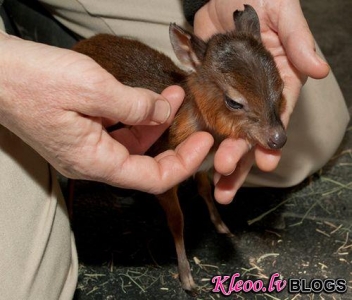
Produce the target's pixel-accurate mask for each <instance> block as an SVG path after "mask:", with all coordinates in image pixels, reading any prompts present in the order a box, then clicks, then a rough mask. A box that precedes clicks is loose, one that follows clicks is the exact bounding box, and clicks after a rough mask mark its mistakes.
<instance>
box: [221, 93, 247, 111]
mask: <svg viewBox="0 0 352 300" xmlns="http://www.w3.org/2000/svg"><path fill="white" fill-rule="evenodd" d="M225 104H226V106H227V108H228V109H230V110H239V109H242V108H243V105H242V104H241V103H238V102H236V101H235V100H233V99H231V98H230V97H229V96H227V95H225Z"/></svg>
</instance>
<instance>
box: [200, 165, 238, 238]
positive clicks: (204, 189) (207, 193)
mask: <svg viewBox="0 0 352 300" xmlns="http://www.w3.org/2000/svg"><path fill="white" fill-rule="evenodd" d="M195 179H196V181H197V185H198V193H199V195H200V196H201V197H202V198H203V199H204V200H205V203H206V204H207V207H208V211H209V215H210V219H211V221H212V222H213V224H214V226H215V229H216V231H217V232H218V233H222V234H227V235H229V236H232V235H233V234H232V233H231V231H230V230H229V229H228V228H227V226H226V225H225V223H224V222H223V220H222V219H221V217H220V214H219V212H218V210H217V208H216V206H215V203H214V200H213V196H212V190H211V185H210V182H209V179H208V175H207V173H206V172H198V173H197V174H196V175H195Z"/></svg>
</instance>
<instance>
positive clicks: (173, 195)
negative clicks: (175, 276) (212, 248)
mask: <svg viewBox="0 0 352 300" xmlns="http://www.w3.org/2000/svg"><path fill="white" fill-rule="evenodd" d="M177 188H178V187H177V186H176V187H174V188H172V189H170V190H168V191H167V192H165V193H164V194H161V195H158V196H157V198H158V200H159V203H160V204H161V206H162V207H163V209H164V211H165V213H166V217H167V222H168V225H169V228H170V231H171V233H172V236H173V238H174V241H175V246H176V253H177V260H178V272H179V276H180V280H181V283H182V288H183V289H184V290H186V291H190V292H191V293H194V292H196V291H197V285H196V284H195V283H194V281H193V277H192V274H191V269H190V266H189V263H188V260H187V256H186V251H185V245H184V239H183V213H182V210H181V207H180V203H179V201H178V197H177Z"/></svg>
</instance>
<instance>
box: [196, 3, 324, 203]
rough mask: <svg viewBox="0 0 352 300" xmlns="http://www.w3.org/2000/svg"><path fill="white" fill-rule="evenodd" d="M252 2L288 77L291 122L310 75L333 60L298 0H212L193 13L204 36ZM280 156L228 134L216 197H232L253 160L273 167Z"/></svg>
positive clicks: (227, 26) (226, 25)
mask: <svg viewBox="0 0 352 300" xmlns="http://www.w3.org/2000/svg"><path fill="white" fill-rule="evenodd" d="M243 4H249V5H251V6H253V7H254V9H255V10H256V11H257V14H258V16H259V20H260V26H261V36H262V41H263V43H264V45H265V46H266V48H267V49H268V50H269V51H270V52H271V53H272V55H273V56H274V59H275V61H276V64H277V66H278V69H279V71H280V75H281V77H282V79H283V81H284V84H285V88H284V92H283V95H284V97H285V98H286V102H287V103H286V109H285V111H284V112H283V114H282V116H281V119H282V121H283V123H284V125H285V126H286V127H287V125H288V122H289V119H290V115H291V113H292V112H293V109H294V107H295V104H296V102H297V99H298V96H299V93H300V90H301V87H302V85H303V84H304V83H305V81H306V79H307V76H310V77H313V78H317V79H318V78H324V77H326V76H327V75H328V73H329V66H328V64H327V63H326V62H324V61H323V60H322V59H321V58H320V57H319V56H318V55H317V54H316V52H315V44H314V39H313V36H312V34H311V32H310V30H309V27H308V24H307V22H306V20H305V18H304V16H303V13H302V10H301V7H300V4H299V1H298V0H272V1H261V0H246V1H239V0H238V1H223V0H210V1H209V2H208V3H207V4H206V5H204V6H203V7H202V8H201V9H200V10H199V11H198V12H197V13H196V15H195V19H194V31H195V34H196V35H197V36H199V37H200V38H202V39H204V40H206V39H208V38H209V37H210V36H211V35H213V34H215V33H218V32H225V31H228V30H233V29H234V22H233V12H234V11H235V10H237V9H238V10H243ZM280 158H281V152H280V151H279V150H266V149H264V148H262V147H260V146H256V147H255V148H254V149H252V150H251V151H248V145H247V143H246V142H245V141H243V140H230V139H227V140H225V141H224V142H223V143H222V144H221V145H220V148H219V150H218V151H217V153H216V155H215V159H214V166H215V170H216V173H215V175H214V183H215V198H216V200H217V201H218V202H220V203H229V202H231V201H232V199H233V197H234V195H235V194H236V192H237V190H238V189H239V188H240V187H241V186H242V184H243V182H244V181H245V179H246V177H247V175H248V173H249V171H250V169H251V167H252V164H253V162H254V160H255V161H256V164H257V166H258V167H259V168H260V169H261V170H263V171H272V170H274V169H275V168H276V166H277V164H278V163H279V160H280Z"/></svg>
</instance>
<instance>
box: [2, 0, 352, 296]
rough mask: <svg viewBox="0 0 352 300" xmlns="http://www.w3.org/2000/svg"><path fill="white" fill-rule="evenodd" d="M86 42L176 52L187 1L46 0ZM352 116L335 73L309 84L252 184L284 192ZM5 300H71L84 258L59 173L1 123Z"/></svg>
mask: <svg viewBox="0 0 352 300" xmlns="http://www.w3.org/2000/svg"><path fill="white" fill-rule="evenodd" d="M41 2H43V3H45V4H46V5H47V7H48V8H49V9H50V10H51V12H52V13H53V15H54V16H55V17H56V18H57V19H58V20H59V21H60V22H62V23H63V24H64V25H65V26H67V27H68V28H69V29H71V30H72V31H74V32H76V33H78V34H80V35H81V36H84V37H89V36H91V35H93V34H95V33H98V32H106V33H112V34H117V35H125V36H132V37H135V38H138V39H140V40H142V41H144V42H146V43H147V44H149V45H151V46H153V47H155V48H157V49H159V50H161V51H164V52H165V53H167V54H169V55H170V56H172V57H173V58H174V59H175V57H174V56H173V54H172V51H171V47H170V43H169V37H168V26H169V23H170V22H176V23H178V24H179V25H181V26H184V27H186V23H185V21H184V19H183V17H182V10H181V1H179V0H173V1H171V0H169V1H165V0H153V1H138V0H130V1H122V0H120V1H118V0H101V1H95V0H79V1H76V0H41ZM348 120H349V116H348V111H347V109H346V105H345V102H344V99H343V96H342V94H341V91H340V89H339V87H338V85H337V83H336V80H335V78H334V76H333V75H332V74H330V75H329V76H328V77H327V78H326V79H323V80H319V81H316V80H311V79H310V80H308V82H307V84H306V85H305V87H304V88H303V90H302V94H301V97H300V99H299V101H298V104H297V107H296V109H295V112H294V113H293V115H292V118H291V121H290V126H289V128H288V143H287V145H286V146H285V148H284V150H283V157H282V160H281V162H280V165H279V167H278V169H277V170H276V171H275V172H272V173H270V174H267V173H262V172H260V171H259V170H256V169H254V170H253V171H252V172H251V174H250V175H249V177H248V180H247V183H246V184H247V185H252V186H274V187H285V186H292V185H294V184H297V183H299V182H300V181H302V180H303V179H304V178H306V177H307V176H308V175H309V174H311V173H313V172H315V171H317V170H318V169H319V168H321V167H322V166H323V165H324V164H325V163H326V162H327V161H328V159H329V158H330V157H331V156H332V155H333V153H334V152H335V151H336V149H337V147H338V146H339V144H340V142H341V140H342V137H343V135H344V132H345V128H346V125H347V123H348ZM0 169H1V172H0V207H1V209H0V253H1V255H0V270H1V272H0V295H1V296H0V297H3V298H4V299H16V300H17V299H39V300H40V299H49V300H50V299H71V298H72V297H73V294H74V291H75V286H76V282H77V269H78V266H77V253H76V249H75V244H74V239H73V235H72V232H71V230H70V226H69V221H68V217H67V213H66V208H65V205H64V202H63V199H62V196H61V193H60V191H59V187H58V184H57V181H56V179H55V175H54V172H53V171H52V169H51V168H50V167H49V165H48V164H47V163H46V162H45V161H44V160H43V159H42V158H41V157H40V156H39V155H38V154H36V153H35V152H34V151H33V150H32V149H31V148H29V147H28V146H27V145H25V144H24V143H23V142H22V141H21V140H20V139H18V138H17V137H16V136H14V135H13V134H12V133H10V132H9V131H8V130H6V129H5V128H3V127H1V126H0Z"/></svg>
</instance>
